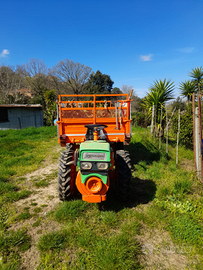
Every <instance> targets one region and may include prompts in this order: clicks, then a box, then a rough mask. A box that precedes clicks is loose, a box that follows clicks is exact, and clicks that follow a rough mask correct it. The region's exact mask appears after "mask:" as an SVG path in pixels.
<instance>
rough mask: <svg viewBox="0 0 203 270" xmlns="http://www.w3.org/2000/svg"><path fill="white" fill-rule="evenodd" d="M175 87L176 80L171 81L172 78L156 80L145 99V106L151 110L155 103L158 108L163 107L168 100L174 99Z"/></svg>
mask: <svg viewBox="0 0 203 270" xmlns="http://www.w3.org/2000/svg"><path fill="white" fill-rule="evenodd" d="M174 88H175V85H174V82H171V80H167V81H166V79H164V80H163V81H162V80H159V81H158V80H156V81H155V82H154V84H153V85H152V86H151V87H150V89H149V92H148V93H147V96H146V97H145V99H144V105H145V107H147V108H148V109H149V110H150V109H151V108H152V106H153V105H155V106H156V107H157V108H161V105H163V104H164V103H165V102H166V101H168V100H170V99H173V91H174Z"/></svg>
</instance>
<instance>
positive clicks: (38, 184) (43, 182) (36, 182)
mask: <svg viewBox="0 0 203 270" xmlns="http://www.w3.org/2000/svg"><path fill="white" fill-rule="evenodd" d="M57 175H58V171H55V172H53V173H51V174H48V175H46V177H45V178H43V179H41V180H39V178H36V179H33V180H32V181H33V184H34V186H35V187H38V188H39V187H47V186H48V185H49V184H50V182H51V180H53V179H54V178H56V177H57Z"/></svg>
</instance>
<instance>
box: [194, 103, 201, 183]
mask: <svg viewBox="0 0 203 270" xmlns="http://www.w3.org/2000/svg"><path fill="white" fill-rule="evenodd" d="M199 131H200V129H199V109H198V107H196V108H195V146H196V151H195V153H196V168H197V170H196V171H197V177H198V178H199V179H200V180H201V152H200V139H199V137H200V133H199Z"/></svg>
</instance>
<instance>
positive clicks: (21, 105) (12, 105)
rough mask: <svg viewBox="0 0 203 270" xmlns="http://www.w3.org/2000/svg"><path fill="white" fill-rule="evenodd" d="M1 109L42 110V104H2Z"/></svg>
mask: <svg viewBox="0 0 203 270" xmlns="http://www.w3.org/2000/svg"><path fill="white" fill-rule="evenodd" d="M0 108H42V105H40V104H2V105H0Z"/></svg>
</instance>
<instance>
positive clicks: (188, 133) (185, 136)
mask: <svg viewBox="0 0 203 270" xmlns="http://www.w3.org/2000/svg"><path fill="white" fill-rule="evenodd" d="M172 131H173V133H174V135H176V134H177V132H178V113H176V115H175V116H174V119H173V122H172ZM179 139H180V143H182V144H184V145H185V146H186V147H187V148H192V147H193V112H192V104H191V103H190V104H188V107H187V110H186V111H184V112H183V113H182V114H181V116H180V136H179Z"/></svg>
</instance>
